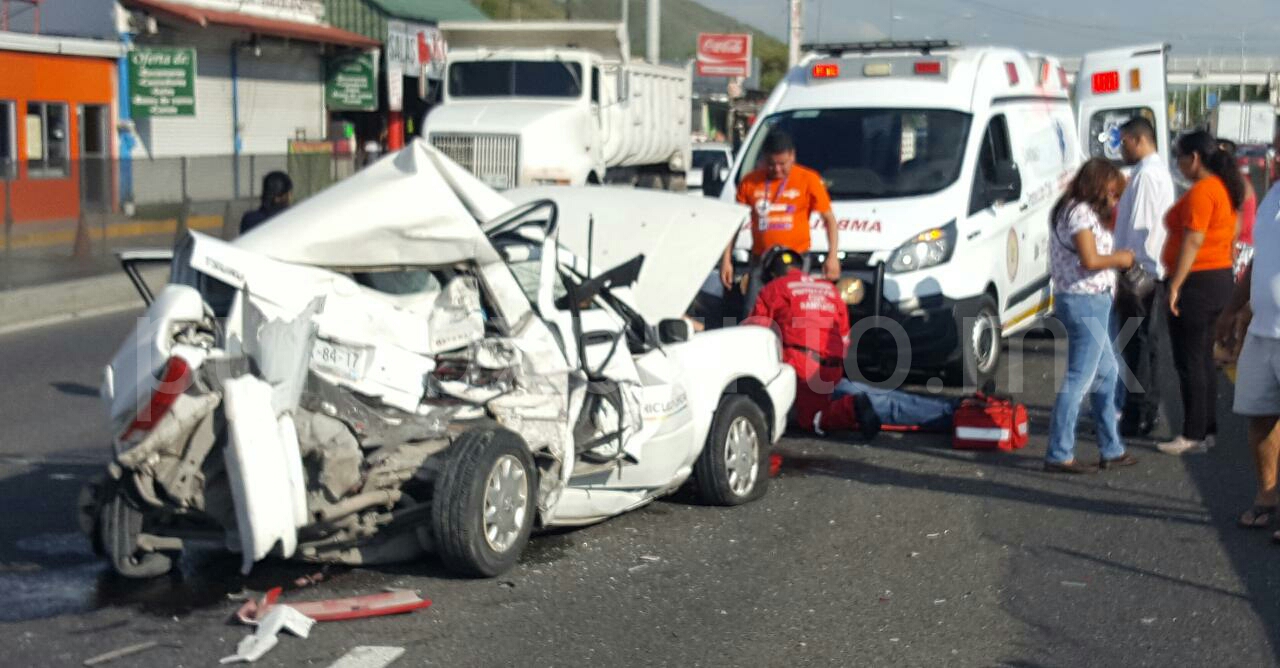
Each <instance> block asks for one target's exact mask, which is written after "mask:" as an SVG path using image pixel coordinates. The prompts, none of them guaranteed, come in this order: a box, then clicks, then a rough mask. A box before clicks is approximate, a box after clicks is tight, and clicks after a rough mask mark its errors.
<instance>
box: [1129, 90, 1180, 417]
mask: <svg viewBox="0 0 1280 668" xmlns="http://www.w3.org/2000/svg"><path fill="white" fill-rule="evenodd" d="M1120 152H1121V154H1122V155H1123V156H1124V161H1125V162H1126V163H1128V164H1129V165H1130V166H1132V167H1133V172H1132V173H1131V174H1130V175H1129V185H1128V186H1127V187H1126V188H1125V190H1124V194H1123V195H1122V196H1121V197H1120V202H1119V204H1117V205H1116V230H1115V247H1116V248H1117V249H1122V248H1123V249H1127V250H1131V251H1133V253H1134V256H1135V262H1136V264H1138V265H1140V266H1142V268H1143V269H1146V270H1147V271H1148V272H1149V273H1151V274H1152V275H1154V276H1156V277H1158V278H1159V279H1161V281H1163V280H1164V268H1163V267H1162V266H1161V264H1160V252H1161V251H1162V250H1163V249H1164V240H1165V236H1166V230H1165V226H1164V215H1165V213H1166V212H1168V210H1169V207H1171V206H1173V202H1174V191H1173V177H1172V176H1170V174H1169V165H1168V161H1167V160H1166V158H1165V157H1164V156H1161V155H1160V154H1159V153H1157V152H1156V130H1155V127H1154V126H1153V125H1152V124H1151V122H1150V121H1148V120H1147V119H1146V118H1143V117H1141V116H1135V117H1134V118H1131V119H1130V120H1129V121H1128V122H1127V123H1125V124H1124V125H1122V126H1120ZM1120 285H1121V286H1123V285H1124V282H1123V281H1121V282H1120ZM1119 291H1120V294H1117V295H1116V301H1115V309H1116V312H1115V316H1116V317H1115V322H1116V328H1117V329H1118V330H1122V329H1123V328H1124V326H1125V323H1126V322H1128V320H1129V319H1130V318H1141V321H1140V323H1139V324H1138V328H1137V330H1136V331H1135V332H1134V333H1133V336H1131V337H1129V339H1128V340H1127V341H1125V342H1124V343H1125V345H1124V346H1123V347H1122V348H1121V349H1120V350H1119V351H1117V354H1118V355H1119V357H1120V361H1121V362H1122V363H1121V365H1120V371H1121V373H1120V388H1119V391H1118V392H1116V410H1117V411H1120V413H1121V416H1122V417H1121V420H1120V431H1121V433H1122V434H1124V435H1125V436H1144V435H1146V434H1148V433H1150V432H1151V429H1152V427H1153V426H1154V424H1155V421H1156V418H1157V416H1158V415H1159V411H1160V385H1159V381H1158V379H1157V378H1156V370H1157V368H1158V362H1159V351H1160V349H1161V346H1162V345H1163V343H1162V341H1163V339H1164V333H1165V328H1164V326H1163V324H1162V323H1158V321H1160V320H1162V317H1161V316H1162V315H1163V314H1162V313H1161V311H1162V308H1161V306H1162V305H1163V304H1164V301H1165V300H1164V289H1163V285H1162V284H1161V285H1158V287H1157V288H1156V289H1155V290H1154V291H1153V292H1152V293H1151V294H1149V295H1146V296H1145V297H1139V296H1136V295H1132V294H1126V293H1125V292H1124V288H1123V287H1120V288H1119Z"/></svg>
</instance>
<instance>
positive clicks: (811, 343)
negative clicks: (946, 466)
mask: <svg viewBox="0 0 1280 668" xmlns="http://www.w3.org/2000/svg"><path fill="white" fill-rule="evenodd" d="M802 263H803V260H802V259H801V258H800V256H799V254H798V253H795V252H793V251H791V250H790V249H787V248H783V247H781V246H776V247H774V248H771V249H769V250H768V251H766V252H765V254H764V257H762V258H761V266H762V268H763V271H764V276H765V277H766V279H767V280H769V283H768V284H767V285H765V287H764V289H763V290H761V291H760V297H759V299H757V300H756V304H755V307H754V308H753V309H752V311H751V315H750V317H749V318H747V320H746V322H745V323H744V324H750V325H760V326H764V327H773V328H774V330H775V331H776V332H778V336H779V338H781V339H782V347H783V350H782V359H783V360H784V361H785V362H786V363H787V364H790V365H791V368H793V369H795V372H796V403H795V411H794V412H793V414H792V420H793V424H794V426H796V427H797V428H799V429H802V430H805V431H813V432H817V433H819V434H821V433H823V432H827V431H851V430H859V431H861V432H862V433H863V435H864V436H866V437H868V438H870V437H871V436H872V435H874V434H875V433H876V432H877V431H879V430H880V425H881V422H883V423H884V424H886V425H895V426H901V427H916V428H920V429H926V430H937V431H944V430H948V429H950V428H951V425H952V416H953V414H954V413H955V407H956V404H957V402H956V401H953V400H950V399H940V398H934V397H925V396H920V395H916V394H911V393H908V392H900V391H896V390H883V389H880V388H877V387H873V386H870V385H865V384H861V383H855V382H853V381H851V380H848V379H846V378H845V377H844V361H845V350H846V348H847V347H848V343H849V341H848V337H849V312H848V310H847V309H848V307H847V306H846V305H845V303H844V301H843V300H841V299H840V296H839V295H838V294H837V292H836V288H835V286H834V285H833V284H832V283H831V282H829V281H825V280H822V279H817V278H813V277H811V276H808V275H806V274H805V273H804V272H803V271H802V270H801V265H802Z"/></svg>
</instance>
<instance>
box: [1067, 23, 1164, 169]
mask: <svg viewBox="0 0 1280 668" xmlns="http://www.w3.org/2000/svg"><path fill="white" fill-rule="evenodd" d="M1168 50H1169V47H1168V45H1166V44H1150V45H1146V46H1136V47H1128V48H1121V49H1108V50H1106V51H1093V52H1090V53H1086V54H1085V55H1084V58H1082V59H1081V61H1080V71H1079V72H1078V73H1077V74H1076V83H1075V100H1076V122H1077V124H1078V127H1079V134H1080V142H1081V147H1082V149H1083V152H1084V156H1085V157H1086V158H1094V157H1101V158H1106V159H1107V160H1110V161H1112V162H1113V163H1115V164H1117V165H1122V164H1123V161H1122V160H1121V157H1120V126H1121V125H1123V124H1124V123H1125V121H1128V120H1129V119H1130V118H1132V117H1134V116H1138V115H1141V116H1144V117H1146V118H1147V120H1149V121H1151V123H1152V124H1153V125H1155V128H1156V147H1157V151H1158V152H1159V153H1160V155H1161V157H1163V158H1165V159H1166V160H1168V159H1171V158H1172V155H1171V153H1170V152H1169V149H1170V147H1169V107H1168V98H1167V97H1166V85H1165V74H1166V61H1167V57H1168Z"/></svg>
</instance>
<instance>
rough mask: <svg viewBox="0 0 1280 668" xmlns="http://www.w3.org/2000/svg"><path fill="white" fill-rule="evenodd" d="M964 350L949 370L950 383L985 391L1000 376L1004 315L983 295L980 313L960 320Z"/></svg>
mask: <svg viewBox="0 0 1280 668" xmlns="http://www.w3.org/2000/svg"><path fill="white" fill-rule="evenodd" d="M959 329H960V349H959V350H958V351H956V352H957V354H956V360H955V361H954V362H952V363H951V365H950V366H949V367H948V369H947V379H948V380H950V381H951V382H952V383H954V384H957V385H960V386H962V387H969V388H973V387H983V386H985V385H986V384H987V383H988V382H989V381H991V380H993V379H994V378H995V376H996V369H997V368H998V367H999V366H1000V352H1001V346H1002V345H1003V338H1002V332H1001V328H1000V311H999V310H998V309H997V308H996V302H995V300H994V299H992V298H991V296H990V295H983V296H982V298H981V301H980V302H979V303H978V309H977V311H976V312H975V313H974V314H973V315H970V316H966V317H964V318H961V319H960V327H959Z"/></svg>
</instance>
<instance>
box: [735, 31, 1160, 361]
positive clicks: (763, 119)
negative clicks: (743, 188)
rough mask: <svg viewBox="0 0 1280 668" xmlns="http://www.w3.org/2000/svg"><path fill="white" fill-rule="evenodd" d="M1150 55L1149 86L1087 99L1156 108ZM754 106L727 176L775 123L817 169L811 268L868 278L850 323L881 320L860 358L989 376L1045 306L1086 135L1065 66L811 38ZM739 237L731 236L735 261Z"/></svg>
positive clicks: (1008, 55) (996, 52) (912, 45)
mask: <svg viewBox="0 0 1280 668" xmlns="http://www.w3.org/2000/svg"><path fill="white" fill-rule="evenodd" d="M1108 62H1111V61H1108ZM1159 68H1160V72H1159V73H1158V74H1157V73H1155V72H1152V73H1147V74H1144V75H1142V78H1145V80H1146V81H1148V82H1150V83H1151V84H1154V83H1155V82H1156V81H1159V82H1160V85H1159V87H1158V90H1157V87H1156V86H1155V85H1151V86H1148V87H1147V89H1145V90H1140V91H1137V92H1136V93H1135V96H1134V97H1132V98H1130V97H1129V96H1128V93H1130V92H1132V91H1129V90H1128V88H1127V87H1126V89H1125V91H1124V94H1122V95H1118V96H1117V97H1116V100H1115V101H1114V102H1113V101H1112V100H1110V99H1107V98H1106V97H1099V96H1091V97H1089V98H1088V100H1087V101H1088V102H1089V103H1090V104H1092V105H1093V106H1092V107H1091V108H1092V109H1093V110H1094V111H1095V112H1096V113H1105V112H1106V111H1108V110H1111V109H1115V108H1117V107H1118V106H1123V107H1125V109H1126V110H1127V109H1129V108H1132V107H1134V106H1136V104H1137V102H1136V101H1137V100H1143V101H1145V106H1146V107H1148V108H1150V109H1153V110H1159V109H1161V108H1162V107H1163V69H1162V68H1163V60H1161V61H1160V62H1159ZM1117 71H1119V70H1117ZM1126 76H1127V75H1126ZM1121 98H1125V99H1124V100H1121ZM1120 101H1123V104H1122V105H1117V104H1115V102H1120ZM1117 113H1119V112H1117ZM1126 113H1127V112H1126ZM1126 118H1127V116H1126ZM759 119H760V120H758V121H757V123H756V125H755V127H753V128H752V130H751V132H750V134H749V136H748V137H747V140H746V142H745V144H744V148H743V150H742V151H741V152H740V154H739V155H738V160H737V164H736V165H735V166H734V168H733V170H732V172H731V173H730V178H731V179H732V182H731V183H732V184H736V183H738V182H740V181H741V180H742V178H743V177H745V176H746V175H747V174H748V173H749V172H751V171H752V170H753V169H754V168H755V166H756V164H757V161H758V159H759V158H760V155H759V154H760V147H761V146H762V144H763V143H764V140H765V138H766V137H767V136H768V135H769V133H771V132H774V131H783V132H786V133H787V134H789V135H790V136H791V137H792V139H793V140H794V142H795V145H796V149H797V151H796V154H797V162H798V163H799V164H801V165H804V166H806V167H809V168H810V169H814V170H816V171H818V172H819V173H820V174H821V175H822V178H823V181H824V182H825V184H826V186H827V189H828V191H829V193H830V195H831V199H832V208H833V213H834V215H835V217H836V219H837V221H838V223H837V224H838V227H839V246H838V247H837V248H835V249H828V248H827V247H826V243H825V235H824V234H822V232H821V230H822V224H823V223H822V221H821V219H820V218H819V217H817V216H814V218H813V220H812V225H813V228H814V230H816V233H814V234H813V236H812V243H813V249H812V251H811V252H812V254H813V256H814V257H813V258H812V263H811V266H815V267H816V266H821V262H822V261H824V260H825V258H826V255H827V253H829V252H834V253H837V255H838V257H839V258H840V263H841V266H842V268H843V274H844V277H845V278H846V279H849V280H850V281H853V282H856V283H858V284H861V285H862V286H864V288H865V289H862V290H856V289H855V290H849V291H846V293H847V294H851V295H865V296H864V297H862V299H861V300H860V301H859V302H858V303H855V304H851V305H850V315H851V318H852V319H853V321H854V322H855V323H857V322H858V321H859V320H862V319H865V318H876V320H875V321H873V322H874V323H876V324H877V325H878V326H873V327H871V328H869V329H868V330H867V331H866V332H865V334H863V335H862V336H861V337H860V339H859V341H858V342H857V352H858V358H859V360H860V362H861V367H862V368H866V367H867V366H876V367H880V368H881V369H882V370H886V371H889V370H892V371H893V372H894V375H895V376H896V377H899V378H904V377H905V376H906V374H907V373H908V371H909V370H916V371H921V370H923V371H926V372H935V373H941V375H942V376H943V378H945V379H947V380H949V381H954V382H956V383H958V384H965V385H981V384H984V383H985V382H986V381H988V380H990V379H992V378H993V377H994V374H995V372H996V369H997V366H998V363H999V359H1000V356H1001V351H1002V339H1003V338H1005V337H1007V336H1008V335H1010V334H1013V333H1016V332H1018V331H1022V330H1025V329H1028V328H1030V327H1032V326H1033V325H1035V324H1036V323H1037V322H1038V321H1039V320H1040V319H1042V318H1043V317H1045V316H1046V315H1047V314H1048V313H1049V311H1050V308H1051V306H1052V299H1051V285H1050V277H1049V260H1048V256H1049V231H1050V228H1049V223H1048V217H1049V211H1050V209H1051V208H1052V206H1053V204H1054V202H1055V201H1056V200H1057V199H1058V197H1059V196H1060V195H1061V193H1062V192H1063V190H1064V188H1065V187H1066V185H1067V183H1068V182H1069V181H1070V179H1071V178H1072V176H1073V175H1074V174H1075V171H1076V169H1077V167H1078V166H1079V164H1080V163H1081V161H1082V158H1083V155H1085V151H1082V148H1083V149H1085V150H1086V151H1088V150H1090V149H1096V148H1097V146H1096V144H1095V145H1088V144H1087V142H1086V143H1085V144H1082V142H1081V139H1080V138H1079V136H1078V130H1077V127H1078V126H1077V121H1076V115H1075V114H1074V113H1073V107H1072V102H1071V97H1070V81H1069V77H1068V75H1067V72H1066V70H1065V69H1064V67H1063V66H1062V64H1061V63H1060V62H1059V61H1058V60H1057V59H1056V58H1053V57H1049V56H1044V55H1039V54H1030V53H1025V52H1022V51H1017V50H1014V49H1007V48H998V47H982V48H961V47H959V46H957V45H955V44H952V43H949V42H945V41H917V42H877V43H865V44H864V43H854V44H828V45H818V46H810V47H809V53H808V55H807V56H806V57H805V58H804V59H803V60H802V62H801V64H800V65H799V66H797V67H796V68H794V69H793V70H792V71H791V72H790V73H789V74H788V75H787V77H786V78H785V79H784V81H783V82H782V83H780V84H779V85H778V87H777V88H776V89H775V90H774V91H773V93H772V94H771V96H770V98H769V100H768V101H767V102H766V103H765V106H764V108H763V109H762V111H761V113H760V115H759ZM1157 127H1158V130H1159V128H1162V127H1166V126H1162V125H1158V126H1157ZM1158 134H1159V132H1158ZM1091 136H1093V135H1091ZM1117 141H1118V140H1117ZM735 190H736V188H734V187H727V188H725V189H724V191H723V192H722V194H721V197H722V198H724V199H733V198H734V197H735ZM749 246H750V238H749V235H747V234H745V233H744V234H742V235H740V237H739V239H738V245H737V247H738V249H739V253H738V257H739V258H741V259H743V260H745V259H746V253H745V249H747V248H749ZM856 331H858V330H857V325H855V332H856Z"/></svg>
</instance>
